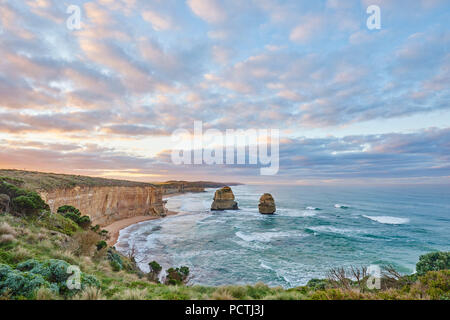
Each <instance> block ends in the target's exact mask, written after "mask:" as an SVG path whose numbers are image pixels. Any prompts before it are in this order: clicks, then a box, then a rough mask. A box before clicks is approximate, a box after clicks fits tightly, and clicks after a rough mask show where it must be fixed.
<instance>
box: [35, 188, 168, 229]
mask: <svg viewBox="0 0 450 320" xmlns="http://www.w3.org/2000/svg"><path fill="white" fill-rule="evenodd" d="M40 195H41V197H42V199H44V201H45V202H47V204H48V205H49V206H50V210H51V211H52V212H56V210H57V209H58V208H59V207H61V206H63V205H71V206H74V207H76V208H78V209H79V210H80V211H81V212H82V213H83V214H85V215H88V216H89V217H90V218H91V220H92V224H93V225H96V224H99V225H100V226H105V225H108V224H110V223H112V222H114V221H117V220H121V219H125V218H131V217H135V216H144V215H152V216H164V215H166V209H165V208H164V202H163V200H162V192H161V190H160V188H156V187H143V186H136V187H124V186H92V187H91V186H76V187H74V188H68V189H55V190H52V191H41V192H40Z"/></svg>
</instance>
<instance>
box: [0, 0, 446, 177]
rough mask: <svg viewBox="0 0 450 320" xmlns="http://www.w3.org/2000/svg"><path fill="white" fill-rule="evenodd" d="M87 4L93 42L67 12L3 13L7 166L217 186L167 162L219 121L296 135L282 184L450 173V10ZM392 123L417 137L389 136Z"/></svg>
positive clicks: (0, 76) (302, 4)
mask: <svg viewBox="0 0 450 320" xmlns="http://www.w3.org/2000/svg"><path fill="white" fill-rule="evenodd" d="M72 2H73V3H71V4H74V5H78V6H79V7H80V8H81V29H80V30H69V29H68V28H67V27H66V20H67V18H68V17H69V14H67V13H66V10H67V6H68V4H67V3H64V2H61V1H56V0H40V1H24V2H17V1H8V0H6V1H2V2H0V56H1V57H2V59H1V61H0V97H1V99H0V144H1V146H2V150H1V152H0V166H3V167H16V168H27V169H41V170H53V171H65V170H67V171H73V170H81V172H84V173H88V174H96V173H95V172H97V171H96V170H99V171H98V172H99V174H102V172H103V173H108V174H109V173H110V172H111V171H117V172H118V171H120V170H124V171H125V172H134V174H133V175H136V172H141V173H142V174H143V176H142V178H143V179H144V178H148V175H150V174H157V175H158V177H161V179H163V178H164V177H168V176H170V175H172V174H176V175H178V176H180V178H181V177H182V176H189V175H193V176H196V177H202V178H210V179H212V177H213V176H214V174H215V172H214V170H213V169H211V168H210V167H203V166H200V167H198V168H195V169H194V170H191V169H189V168H179V167H173V166H172V165H171V164H170V163H166V162H165V160H164V159H165V158H164V154H165V153H166V151H165V150H166V149H168V141H170V135H171V133H172V132H173V131H175V130H177V129H180V128H188V129H191V128H192V126H193V123H194V121H203V123H204V126H205V128H217V129H219V130H225V129H228V128H232V129H246V128H280V129H282V135H283V139H284V140H283V144H282V146H281V163H280V165H281V168H282V170H281V171H280V174H279V177H278V178H279V179H280V180H284V179H288V178H287V177H289V176H290V177H291V178H292V179H293V180H297V179H298V180H301V179H310V180H327V179H360V178H371V177H372V178H374V177H379V178H386V179H395V178H401V179H403V178H408V177H411V178H419V177H424V179H428V178H430V179H436V181H437V180H439V181H440V180H442V177H448V176H450V173H449V170H448V169H449V168H448V166H447V165H446V163H448V156H447V157H446V155H445V154H444V153H443V152H442V150H446V151H447V154H448V141H449V140H448V137H449V134H448V129H447V128H448V125H445V123H447V124H448V123H450V110H449V109H450V104H449V101H450V90H449V87H450V86H449V84H450V53H449V50H448V48H449V45H450V32H449V31H448V28H447V27H446V26H447V24H448V21H449V20H450V16H449V15H450V13H449V12H450V10H448V9H449V5H448V3H446V2H445V1H437V0H436V1H415V2H410V1H388V0H383V1H381V0H373V1H365V0H363V1H346V2H345V3H343V2H342V1H334V0H328V1H313V2H312V1H298V0H292V1H277V0H261V1H237V0H230V1H217V0H187V1H181V0H180V1H177V0H167V1H151V2H149V1H139V0H119V1H111V0H98V1H72ZM369 2H370V3H369ZM372 4H376V5H379V6H380V8H381V14H382V20H381V21H382V28H381V29H380V30H368V29H367V27H366V19H367V17H368V15H367V14H366V8H367V6H369V5H372ZM419 13H420V14H419ZM427 116H434V117H436V116H438V117H439V118H440V119H441V121H442V123H444V125H442V123H440V124H437V128H429V124H425V123H421V122H420V121H417V119H420V118H421V117H424V118H425V117H427ZM385 121H393V122H394V123H395V122H396V121H398V123H400V122H401V127H400V126H399V127H398V128H395V127H394V128H392V130H389V131H386V132H383V134H382V135H375V134H373V132H372V131H373V130H372V129H373V128H376V127H379V126H382V124H383V123H384V122H385ZM366 123H367V126H365V124H366ZM353 127H354V128H357V129H354V130H352V129H351V128H353ZM342 128H350V129H348V130H349V131H351V135H348V136H347V137H345V136H344V137H342V136H340V137H338V136H337V134H336V135H333V136H329V134H330V133H331V134H333V133H334V132H336V133H337V132H338V131H339V130H341V129H342ZM392 132H395V133H392ZM431 146H434V147H431ZM145 149H147V150H145ZM150 149H151V150H150ZM341 149H342V150H341ZM413 151H414V152H413ZM157 154H159V156H157ZM36 159H41V160H36ZM166 160H167V159H166ZM445 161H447V162H445ZM400 163H401V165H400ZM253 169H254V168H246V167H244V168H235V167H226V168H223V170H224V171H223V172H224V175H225V172H226V175H231V176H235V177H236V179H241V180H245V179H253V178H254V177H253V172H254V171H255V170H253ZM102 170H103V171H102ZM252 170H253V171H252ZM130 176H131V173H130ZM194 178H195V177H194ZM255 179H256V178H255Z"/></svg>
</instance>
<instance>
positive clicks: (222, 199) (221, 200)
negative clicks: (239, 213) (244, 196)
mask: <svg viewBox="0 0 450 320" xmlns="http://www.w3.org/2000/svg"><path fill="white" fill-rule="evenodd" d="M237 209H238V204H237V202H236V201H234V194H233V191H232V190H231V188H230V187H223V188H221V189H218V190H216V193H215V194H214V201H213V203H212V205H211V210H237Z"/></svg>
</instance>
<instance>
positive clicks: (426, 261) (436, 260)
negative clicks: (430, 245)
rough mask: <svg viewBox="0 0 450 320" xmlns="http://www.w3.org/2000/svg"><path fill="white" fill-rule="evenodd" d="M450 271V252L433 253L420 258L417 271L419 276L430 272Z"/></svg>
mask: <svg viewBox="0 0 450 320" xmlns="http://www.w3.org/2000/svg"><path fill="white" fill-rule="evenodd" d="M445 269H450V252H431V253H427V254H424V255H422V256H420V258H419V262H417V264H416V271H417V274H418V275H419V276H422V275H424V274H426V273H427V272H428V271H439V270H445Z"/></svg>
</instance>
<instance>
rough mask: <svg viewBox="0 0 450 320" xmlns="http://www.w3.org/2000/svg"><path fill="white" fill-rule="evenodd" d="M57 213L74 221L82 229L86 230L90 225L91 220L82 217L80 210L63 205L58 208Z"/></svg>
mask: <svg viewBox="0 0 450 320" xmlns="http://www.w3.org/2000/svg"><path fill="white" fill-rule="evenodd" d="M57 212H58V213H60V214H62V215H63V216H64V217H66V218H68V219H70V220H72V221H74V222H75V223H76V224H78V225H79V226H80V227H82V228H83V229H88V228H89V227H90V225H91V219H90V218H89V217H88V216H82V215H81V212H80V210H78V209H77V208H75V207H72V206H68V205H65V206H62V207H59V208H58V210H57Z"/></svg>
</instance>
